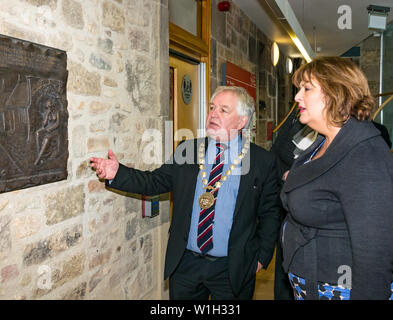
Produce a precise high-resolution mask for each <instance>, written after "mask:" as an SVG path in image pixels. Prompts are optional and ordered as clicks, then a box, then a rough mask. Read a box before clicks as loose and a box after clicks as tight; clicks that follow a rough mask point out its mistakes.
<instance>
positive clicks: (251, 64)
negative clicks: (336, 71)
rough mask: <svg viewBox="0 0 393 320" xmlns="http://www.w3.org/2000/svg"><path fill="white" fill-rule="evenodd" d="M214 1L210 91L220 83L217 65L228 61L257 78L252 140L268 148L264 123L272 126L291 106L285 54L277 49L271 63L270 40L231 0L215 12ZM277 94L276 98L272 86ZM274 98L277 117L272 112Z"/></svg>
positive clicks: (216, 1)
mask: <svg viewBox="0 0 393 320" xmlns="http://www.w3.org/2000/svg"><path fill="white" fill-rule="evenodd" d="M218 2H219V1H218V0H212V30H211V31H212V38H211V91H214V89H215V88H216V87H217V86H219V85H221V84H222V74H221V67H222V63H223V62H225V61H230V62H232V63H234V64H236V65H238V66H239V67H241V68H243V69H245V70H247V71H249V72H251V73H253V74H255V75H256V78H257V83H258V87H257V100H258V101H257V106H256V118H255V120H256V143H257V144H258V145H260V146H262V147H264V148H266V149H270V147H271V144H272V141H268V140H267V123H268V122H273V126H274V124H275V123H276V121H277V123H279V122H280V120H281V119H283V118H284V116H285V115H286V113H287V111H289V109H290V107H291V101H292V85H291V76H290V75H288V74H286V72H285V59H286V57H285V56H284V55H283V54H282V52H280V59H279V63H278V65H277V66H276V67H274V66H273V65H272V63H271V58H270V51H271V50H270V49H271V46H272V43H273V42H272V40H271V39H269V38H268V37H267V36H266V35H265V34H264V33H263V30H259V29H258V28H257V26H256V25H255V24H254V23H253V22H252V21H251V20H250V19H249V18H248V17H247V16H246V15H245V14H244V13H243V12H242V11H241V10H240V9H239V8H238V7H237V6H236V5H235V4H234V3H233V2H232V1H231V9H230V11H229V12H219V11H218V9H217V3H218ZM277 85H278V94H277V98H276V86H277ZM277 99H278V101H277V109H278V110H277V111H278V112H277V118H278V119H276V114H275V108H276V100H277Z"/></svg>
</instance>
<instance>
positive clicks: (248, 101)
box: [210, 86, 255, 129]
mask: <svg viewBox="0 0 393 320" xmlns="http://www.w3.org/2000/svg"><path fill="white" fill-rule="evenodd" d="M223 91H230V92H232V93H234V94H235V95H236V96H237V113H238V115H239V116H248V121H247V123H246V125H245V126H244V127H243V128H244V129H248V128H249V127H250V124H251V120H252V116H253V114H254V111H255V103H254V99H253V98H252V97H251V96H250V95H249V94H248V92H247V90H246V89H244V88H242V87H235V86H219V87H217V88H216V90H215V91H214V93H213V94H212V96H211V98H210V102H212V101H213V99H214V97H215V96H216V95H218V94H219V93H221V92H223Z"/></svg>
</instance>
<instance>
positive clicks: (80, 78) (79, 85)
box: [67, 62, 101, 96]
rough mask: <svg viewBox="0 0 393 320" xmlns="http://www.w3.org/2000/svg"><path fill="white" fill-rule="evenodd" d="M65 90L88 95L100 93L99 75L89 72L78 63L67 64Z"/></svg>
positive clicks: (98, 94)
mask: <svg viewBox="0 0 393 320" xmlns="http://www.w3.org/2000/svg"><path fill="white" fill-rule="evenodd" d="M68 71H69V74H68V83H67V90H69V91H70V92H74V93H77V94H84V95H89V96H100V95H101V77H100V75H99V74H98V73H95V72H89V71H87V70H86V68H85V67H83V66H82V65H81V64H79V63H74V62H70V63H69V65H68Z"/></svg>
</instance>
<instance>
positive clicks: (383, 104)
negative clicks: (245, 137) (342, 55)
mask: <svg viewBox="0 0 393 320" xmlns="http://www.w3.org/2000/svg"><path fill="white" fill-rule="evenodd" d="M389 95H390V97H389V98H387V99H386V100H385V101H384V102H383V103H382V104H381V105H380V106H379V107H378V109H377V111H375V113H374V115H373V120H374V119H375V118H376V117H377V115H378V113H379V112H380V111H381V110H382V109H383V108H384V107H385V106H386V105H387V104H388V103H389V102H390V101H391V100H393V91H389V92H384V93H379V94H376V95H375V97H385V96H389ZM296 105H297V102H296V101H295V102H294V103H293V105H292V107H291V109H290V110H289V111H288V113H287V114H286V115H285V117H284V119H283V120H282V121H281V122H280V123H279V124H278V125H277V127H275V128H274V129H273V133H276V132H277V131H278V130H279V129H280V128H281V126H282V125H283V124H284V123H285V121H287V119H288V117H289V115H290V114H291V113H292V111H293V109H294V108H295V107H296ZM392 152H393V151H392Z"/></svg>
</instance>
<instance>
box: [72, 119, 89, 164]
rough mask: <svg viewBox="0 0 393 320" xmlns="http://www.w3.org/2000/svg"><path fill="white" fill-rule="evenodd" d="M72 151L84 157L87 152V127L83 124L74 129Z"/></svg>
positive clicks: (75, 154) (75, 155) (78, 156)
mask: <svg viewBox="0 0 393 320" xmlns="http://www.w3.org/2000/svg"><path fill="white" fill-rule="evenodd" d="M72 141H73V142H72V152H73V154H74V157H77V158H80V157H84V156H85V154H86V128H85V127H84V126H83V125H79V126H76V127H75V128H74V129H72Z"/></svg>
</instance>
